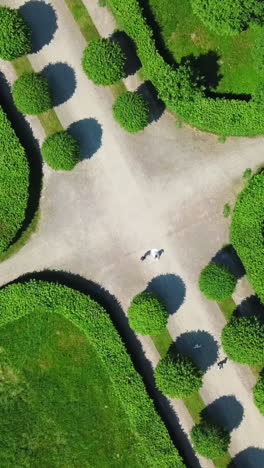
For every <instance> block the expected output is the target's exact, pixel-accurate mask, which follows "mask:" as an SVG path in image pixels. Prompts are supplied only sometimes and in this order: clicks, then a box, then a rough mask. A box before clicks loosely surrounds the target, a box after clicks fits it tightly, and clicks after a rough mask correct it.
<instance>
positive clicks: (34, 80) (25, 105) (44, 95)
mask: <svg viewBox="0 0 264 468" xmlns="http://www.w3.org/2000/svg"><path fill="white" fill-rule="evenodd" d="M12 94H13V99H14V103H15V105H16V107H17V109H18V110H19V111H20V112H22V113H23V114H31V115H37V114H41V113H42V112H45V111H47V110H48V109H51V107H52V105H53V104H52V93H51V89H50V86H49V82H48V80H47V78H44V76H41V75H40V74H39V73H23V75H21V76H20V77H19V78H18V79H17V80H16V81H15V83H14V84H13V87H12Z"/></svg>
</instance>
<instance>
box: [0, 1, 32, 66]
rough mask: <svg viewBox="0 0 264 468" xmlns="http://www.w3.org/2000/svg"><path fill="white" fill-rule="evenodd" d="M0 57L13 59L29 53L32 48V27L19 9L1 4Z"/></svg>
mask: <svg viewBox="0 0 264 468" xmlns="http://www.w3.org/2000/svg"><path fill="white" fill-rule="evenodd" d="M0 25H1V27H0V57H1V58H2V59H4V60H13V59H15V58H17V57H21V55H26V54H29V52H30V51H31V48H32V44H31V31H30V27H29V26H28V25H27V23H26V22H25V21H24V19H23V18H22V16H21V15H20V14H19V12H18V11H17V10H14V9H12V8H8V7H5V6H0Z"/></svg>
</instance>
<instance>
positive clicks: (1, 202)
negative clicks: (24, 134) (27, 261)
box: [0, 107, 29, 253]
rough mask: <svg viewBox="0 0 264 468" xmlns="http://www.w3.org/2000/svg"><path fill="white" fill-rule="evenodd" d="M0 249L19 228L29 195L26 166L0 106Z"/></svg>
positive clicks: (5, 245)
mask: <svg viewBox="0 0 264 468" xmlns="http://www.w3.org/2000/svg"><path fill="white" fill-rule="evenodd" d="M0 173H1V177H0V190H1V197H0V213H1V223H0V253H1V252H4V251H5V250H6V249H7V248H8V247H9V245H10V244H11V243H12V242H13V240H14V238H15V236H16V235H17V233H18V232H19V230H20V229H21V227H22V225H23V222H24V219H25V214H26V208H27V205H28V198H29V166H28V160H27V157H26V154H25V150H24V148H23V147H22V146H21V144H20V142H19V139H18V138H17V136H16V134H15V132H14V130H13V129H12V127H11V124H10V122H9V120H8V119H7V117H6V115H5V113H4V112H3V110H2V108H1V107H0Z"/></svg>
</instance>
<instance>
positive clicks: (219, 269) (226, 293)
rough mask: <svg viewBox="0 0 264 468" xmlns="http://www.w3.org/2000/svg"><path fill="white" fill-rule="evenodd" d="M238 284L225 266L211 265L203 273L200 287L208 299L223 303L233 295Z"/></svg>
mask: <svg viewBox="0 0 264 468" xmlns="http://www.w3.org/2000/svg"><path fill="white" fill-rule="evenodd" d="M236 282H237V279H236V277H235V276H234V275H233V273H231V271H229V270H228V269H227V268H226V267H225V266H224V265H220V264H218V263H209V265H207V266H206V267H205V268H204V269H203V270H202V271H201V274H200V278H199V287H200V290H201V292H202V293H203V294H204V295H205V297H207V299H211V300H213V301H223V300H224V299H227V298H228V297H230V296H231V295H232V294H233V292H234V290H235V287H236Z"/></svg>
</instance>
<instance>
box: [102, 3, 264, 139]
mask: <svg viewBox="0 0 264 468" xmlns="http://www.w3.org/2000/svg"><path fill="white" fill-rule="evenodd" d="M108 6H109V7H110V8H111V9H112V12H113V14H114V15H115V17H116V19H117V21H118V23H119V24H120V26H121V27H122V29H123V30H124V31H125V32H126V34H128V36H130V37H131V39H133V41H134V42H135V44H136V47H137V53H138V56H139V59H140V61H141V63H142V66H143V71H144V75H145V76H146V77H147V78H148V79H149V80H150V81H151V82H152V83H153V85H154V86H155V87H156V89H157V91H158V95H159V98H160V99H161V100H162V101H164V103H165V104H166V106H167V107H168V108H169V109H170V110H172V111H173V112H175V113H176V114H177V115H178V116H179V117H180V118H181V119H182V120H185V121H186V122H189V123H190V124H192V125H194V126H196V127H198V128H200V129H201V130H206V131H210V132H215V133H219V134H220V135H236V136H240V135H257V134H259V133H263V132H264V112H263V110H262V109H261V106H258V104H257V103H255V102H254V100H252V99H251V100H250V101H249V102H246V101H243V100H239V99H226V98H224V97H223V98H219V97H217V98H212V97H210V98H209V97H207V96H206V95H205V92H204V91H203V90H198V89H197V88H196V87H195V86H194V84H193V81H192V77H191V74H190V73H189V71H188V69H187V68H186V67H178V68H177V69H175V68H173V67H172V66H170V65H169V64H167V63H166V62H165V60H164V59H163V58H162V57H161V55H160V54H159V52H158V51H157V49H156V45H155V41H154V38H153V32H152V30H151V28H150V27H149V26H148V25H147V22H146V20H145V19H144V17H143V14H142V10H141V8H140V6H139V3H138V1H137V0H108Z"/></svg>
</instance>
